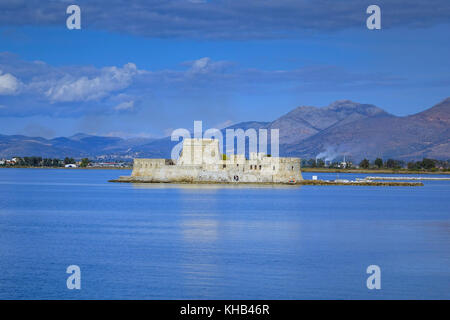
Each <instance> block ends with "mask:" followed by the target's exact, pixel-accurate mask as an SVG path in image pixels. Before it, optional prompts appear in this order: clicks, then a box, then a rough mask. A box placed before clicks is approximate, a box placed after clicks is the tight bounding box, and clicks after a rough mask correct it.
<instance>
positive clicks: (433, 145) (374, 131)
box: [0, 98, 450, 161]
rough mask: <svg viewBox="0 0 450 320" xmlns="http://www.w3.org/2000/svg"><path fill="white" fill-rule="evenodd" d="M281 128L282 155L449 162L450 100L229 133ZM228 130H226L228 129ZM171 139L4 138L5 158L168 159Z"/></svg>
mask: <svg viewBox="0 0 450 320" xmlns="http://www.w3.org/2000/svg"><path fill="white" fill-rule="evenodd" d="M236 128H241V129H244V130H246V129H249V128H254V129H279V130H280V131H279V132H280V155H281V156H296V157H301V158H308V159H309V158H316V157H319V158H323V159H326V160H333V159H339V158H341V157H343V156H344V155H346V156H347V157H350V158H351V159H352V160H353V161H359V160H361V159H362V158H368V159H374V158H376V157H381V158H383V159H387V158H394V159H399V160H419V159H422V158H424V157H427V158H434V159H442V160H448V159H450V98H447V99H445V100H443V101H441V102H440V103H438V104H437V105H435V106H433V107H431V108H429V109H427V110H425V111H423V112H420V113H417V114H413V115H409V116H404V117H400V116H395V115H392V114H389V113H387V112H386V111H384V110H383V109H381V108H378V107H376V106H374V105H371V104H361V103H356V102H352V101H350V100H339V101H336V102H333V103H331V104H330V105H329V106H327V107H321V108H318V107H313V106H300V107H297V108H295V109H294V110H292V111H290V112H289V113H287V114H285V115H283V116H281V117H280V118H278V119H276V120H274V121H272V122H258V121H250V122H241V123H238V124H235V125H233V126H230V127H228V128H225V129H236ZM225 129H223V130H225ZM176 143H177V142H172V141H171V140H170V137H165V138H159V139H149V138H132V139H122V138H118V137H101V136H93V135H86V134H76V135H74V136H71V137H59V138H53V139H45V138H41V137H27V136H22V135H0V158H11V157H14V156H19V157H23V156H42V157H45V158H63V157H66V156H69V157H74V158H82V157H88V158H90V159H132V158H135V157H156V158H169V157H170V152H171V150H172V147H173V146H174V145H175V144H176Z"/></svg>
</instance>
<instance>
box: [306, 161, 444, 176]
mask: <svg viewBox="0 0 450 320" xmlns="http://www.w3.org/2000/svg"><path fill="white" fill-rule="evenodd" d="M302 170H303V171H324V172H360V173H377V172H378V173H383V172H385V173H392V172H393V173H395V172H401V173H421V172H436V173H439V172H440V173H446V172H450V160H447V161H444V160H435V159H428V158H424V159H422V160H420V161H411V162H408V163H406V162H405V161H402V160H396V159H387V160H386V161H383V159H382V158H376V159H375V160H374V161H373V162H371V161H370V160H368V159H363V160H362V161H361V162H360V163H359V165H357V166H354V165H353V163H352V162H351V161H347V162H325V161H324V160H322V159H309V160H302Z"/></svg>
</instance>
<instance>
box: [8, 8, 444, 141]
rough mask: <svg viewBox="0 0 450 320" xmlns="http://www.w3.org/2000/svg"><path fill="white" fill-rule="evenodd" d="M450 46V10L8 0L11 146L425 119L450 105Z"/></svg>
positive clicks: (9, 130)
mask: <svg viewBox="0 0 450 320" xmlns="http://www.w3.org/2000/svg"><path fill="white" fill-rule="evenodd" d="M71 4H76V5H78V6H79V7H80V9H81V29H80V30H69V29H68V28H67V26H66V19H67V18H68V17H69V14H67V13H66V8H67V7H68V6H69V5H71ZM371 4H377V5H379V7H380V8H381V29H380V30H369V29H368V28H367V27H366V19H367V18H368V17H369V16H370V14H367V13H366V8H367V7H368V6H369V5H371ZM449 40H450V1H448V0H431V1H419V0H408V1H406V0H391V1H377V2H375V1H364V0H347V1H344V0H315V1H310V0H209V1H206V0H204V1H203V0H147V1H144V0H135V1H125V0H109V1H100V0H89V1H87V0H86V1H84V0H83V1H81V0H80V1H65V0H59V1H57V0H53V1H42V0H41V1H37V0H0V134H23V135H29V136H42V137H46V138H52V137H57V136H70V135H73V134H76V133H79V132H82V133H87V134H96V135H104V136H120V137H124V138H129V137H162V136H166V135H170V133H171V132H172V130H174V129H176V128H187V129H192V127H193V121H194V120H201V121H203V123H204V128H212V127H215V128H222V127H225V126H228V125H230V124H235V123H238V122H241V121H272V120H275V119H276V118H278V117H280V116H282V115H283V114H285V113H287V112H289V111H291V110H292V109H294V108H296V107H298V106H302V105H310V106H317V107H324V106H327V105H329V104H330V103H332V102H334V101H336V100H342V99H349V100H352V101H355V102H360V103H368V104H374V105H376V106H378V107H380V108H383V109H384V110H386V111H387V112H389V113H392V114H394V115H398V116H404V115H409V114H414V113H417V112H420V111H423V110H425V109H427V108H429V107H432V106H433V105H435V104H437V103H438V102H440V101H442V100H443V99H445V98H447V97H449V96H450V90H449V89H450V63H449V57H450V41H449Z"/></svg>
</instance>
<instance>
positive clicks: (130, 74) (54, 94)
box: [45, 63, 139, 102]
mask: <svg viewBox="0 0 450 320" xmlns="http://www.w3.org/2000/svg"><path fill="white" fill-rule="evenodd" d="M138 72H139V71H138V70H137V68H136V65H135V64H133V63H127V64H126V65H124V66H123V67H122V68H118V67H106V68H103V69H101V72H100V75H98V76H96V77H93V78H88V77H87V76H82V77H79V78H74V77H72V76H70V75H66V76H65V77H63V78H61V79H59V80H57V81H56V83H54V84H52V85H51V86H50V88H49V89H48V90H47V91H46V92H45V95H46V96H47V97H48V98H49V99H50V101H52V102H72V101H92V100H99V99H101V98H104V97H106V96H108V95H109V94H110V93H111V92H114V91H118V90H121V89H125V88H127V87H128V86H130V85H131V83H132V81H133V78H134V76H135V75H136V74H138Z"/></svg>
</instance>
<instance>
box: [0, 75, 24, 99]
mask: <svg viewBox="0 0 450 320" xmlns="http://www.w3.org/2000/svg"><path fill="white" fill-rule="evenodd" d="M20 87H21V82H20V81H19V80H18V79H17V78H16V77H14V76H13V75H12V74H10V73H5V74H3V72H2V71H1V70H0V95H13V94H16V93H18V92H19V89H20Z"/></svg>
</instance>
